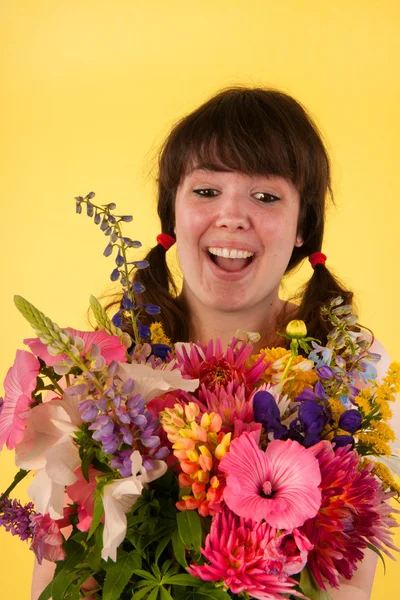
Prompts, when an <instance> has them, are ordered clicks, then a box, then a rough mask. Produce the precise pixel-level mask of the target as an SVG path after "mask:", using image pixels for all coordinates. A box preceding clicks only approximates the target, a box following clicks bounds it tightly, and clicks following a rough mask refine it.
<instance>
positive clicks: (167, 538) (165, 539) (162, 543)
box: [155, 532, 172, 563]
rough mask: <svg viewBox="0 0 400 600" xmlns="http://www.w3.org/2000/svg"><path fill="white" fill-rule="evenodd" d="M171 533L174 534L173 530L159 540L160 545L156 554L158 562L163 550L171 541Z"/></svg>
mask: <svg viewBox="0 0 400 600" xmlns="http://www.w3.org/2000/svg"><path fill="white" fill-rule="evenodd" d="M171 535H172V532H169V533H167V535H164V537H162V538H161V540H160V541H159V542H158V546H157V549H156V554H155V561H156V563H158V561H159V558H160V556H161V554H162V553H163V551H164V550H165V548H166V547H167V546H168V544H169V542H170V541H171Z"/></svg>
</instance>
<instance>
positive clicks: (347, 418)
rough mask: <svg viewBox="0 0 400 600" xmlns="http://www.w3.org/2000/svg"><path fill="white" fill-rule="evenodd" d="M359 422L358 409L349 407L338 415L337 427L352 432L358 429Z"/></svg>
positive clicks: (360, 419)
mask: <svg viewBox="0 0 400 600" xmlns="http://www.w3.org/2000/svg"><path fill="white" fill-rule="evenodd" d="M361 423H362V416H361V414H360V413H359V412H358V410H356V409H350V410H346V411H345V412H344V413H342V414H341V415H340V419H339V428H340V429H344V431H348V432H349V433H352V434H353V433H355V432H356V431H357V430H358V429H360V427H361Z"/></svg>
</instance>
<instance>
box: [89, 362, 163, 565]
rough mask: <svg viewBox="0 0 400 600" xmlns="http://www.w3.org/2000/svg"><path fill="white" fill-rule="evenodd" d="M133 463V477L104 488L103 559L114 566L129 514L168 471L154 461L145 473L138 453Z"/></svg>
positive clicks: (161, 462) (160, 463) (134, 456)
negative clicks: (146, 487)
mask: <svg viewBox="0 0 400 600" xmlns="http://www.w3.org/2000/svg"><path fill="white" fill-rule="evenodd" d="M138 366H140V365H138ZM131 461H132V473H135V474H134V475H132V476H131V477H125V478H124V479H116V480H114V481H112V482H111V483H109V484H108V485H105V486H104V488H103V506H104V517H105V521H104V532H103V550H102V552H101V557H102V558H103V559H104V560H107V559H108V558H111V560H113V561H114V562H115V561H116V560H117V548H118V546H119V545H120V544H121V543H122V542H123V541H124V539H125V535H126V526H127V521H126V514H127V513H128V512H129V511H130V509H131V508H132V506H133V505H134V504H135V502H136V500H137V499H138V498H139V496H140V495H141V493H142V490H143V487H144V485H145V484H146V483H149V482H150V481H153V480H155V479H158V478H159V477H161V476H162V475H164V473H165V471H166V470H167V464H166V463H165V462H164V461H161V460H155V461H153V464H154V469H153V470H152V471H146V469H145V468H144V467H143V464H142V457H141V456H140V453H139V452H138V451H137V450H135V451H134V452H132V454H131ZM143 484H144V485H143Z"/></svg>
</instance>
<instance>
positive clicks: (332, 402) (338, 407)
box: [328, 398, 346, 426]
mask: <svg viewBox="0 0 400 600" xmlns="http://www.w3.org/2000/svg"><path fill="white" fill-rule="evenodd" d="M328 404H329V408H330V409H331V411H332V418H333V420H334V421H335V426H337V424H338V422H339V419H340V415H341V414H342V413H344V411H345V410H346V408H345V407H344V405H343V403H342V402H341V401H340V400H339V399H338V398H329V400H328Z"/></svg>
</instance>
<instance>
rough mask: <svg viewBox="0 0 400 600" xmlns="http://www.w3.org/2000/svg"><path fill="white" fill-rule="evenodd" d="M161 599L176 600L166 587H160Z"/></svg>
mask: <svg viewBox="0 0 400 600" xmlns="http://www.w3.org/2000/svg"><path fill="white" fill-rule="evenodd" d="M160 599H161V600H174V599H173V597H172V596H171V594H170V593H169V591H168V590H166V589H165V587H163V586H161V587H160Z"/></svg>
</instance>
